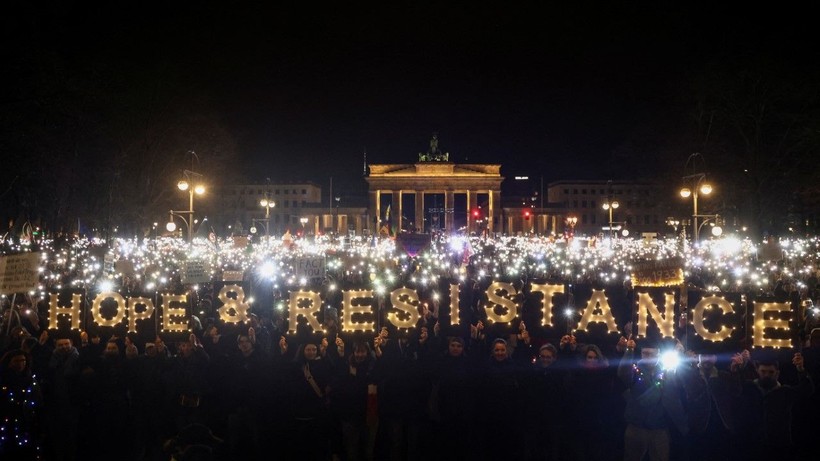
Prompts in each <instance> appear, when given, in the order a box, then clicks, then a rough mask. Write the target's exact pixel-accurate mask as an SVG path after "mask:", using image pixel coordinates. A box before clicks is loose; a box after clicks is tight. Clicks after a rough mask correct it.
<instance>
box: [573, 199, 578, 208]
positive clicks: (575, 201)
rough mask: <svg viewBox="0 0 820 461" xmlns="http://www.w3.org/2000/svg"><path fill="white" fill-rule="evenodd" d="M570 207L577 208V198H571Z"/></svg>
mask: <svg viewBox="0 0 820 461" xmlns="http://www.w3.org/2000/svg"><path fill="white" fill-rule="evenodd" d="M572 207H573V208H578V200H573V201H572Z"/></svg>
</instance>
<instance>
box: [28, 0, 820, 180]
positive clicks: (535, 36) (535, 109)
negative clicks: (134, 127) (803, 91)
mask: <svg viewBox="0 0 820 461" xmlns="http://www.w3.org/2000/svg"><path fill="white" fill-rule="evenodd" d="M120 3H122V2H100V3H99V4H97V3H93V2H92V3H85V2H77V3H68V4H66V5H64V6H61V7H59V8H56V9H54V10H52V12H53V17H52V18H51V20H52V21H54V23H55V24H56V25H57V26H56V27H55V28H54V30H55V31H56V32H53V33H50V34H49V33H47V34H45V35H44V37H45V38H44V40H50V41H52V42H54V43H52V44H51V45H49V46H51V47H54V49H56V50H57V52H58V53H63V54H65V55H66V56H68V57H69V59H70V58H71V57H72V56H76V57H77V59H79V60H82V59H92V60H98V61H100V62H106V61H111V62H117V63H122V62H128V63H132V64H133V65H135V66H145V67H148V68H159V67H163V66H164V67H167V68H168V69H170V70H169V72H171V73H173V74H175V75H177V76H181V77H179V78H178V80H177V82H178V83H176V84H177V85H179V87H178V90H179V91H184V92H186V93H188V94H194V95H202V96H203V98H206V99H207V104H208V105H209V108H210V109H212V110H213V111H214V113H216V114H217V116H218V118H219V121H220V122H221V123H222V124H224V127H225V128H226V129H227V130H228V132H229V133H230V134H231V136H233V137H234V139H235V140H236V143H237V148H238V151H239V154H240V158H241V162H242V166H243V172H244V173H245V174H247V175H249V176H250V177H253V178H264V177H266V176H268V177H277V178H283V177H290V178H305V179H314V180H317V181H320V182H326V180H327V178H328V177H330V176H334V177H336V178H355V179H356V180H358V178H359V177H360V175H361V170H362V161H363V159H362V155H363V152H364V151H365V150H366V151H367V156H368V160H369V161H370V162H372V163H393V162H413V161H415V160H416V159H417V154H418V153H419V152H422V151H425V150H426V149H427V146H428V142H429V139H430V136H431V134H432V133H433V132H438V134H439V138H440V147H441V148H442V149H443V150H445V151H448V152H449V153H450V155H451V159H452V160H454V161H458V162H464V161H468V162H494V163H502V164H503V165H504V174H506V175H508V176H510V175H512V174H520V173H528V174H532V175H533V176H537V175H539V174H540V175H544V176H545V177H546V178H547V179H550V180H551V179H559V178H570V177H582V176H590V175H591V176H601V175H602V174H606V170H605V168H604V167H600V168H599V166H603V165H606V162H607V159H609V158H610V156H611V155H612V152H613V151H614V150H616V149H618V148H619V147H621V146H623V145H624V144H625V143H627V142H628V141H629V137H630V136H633V135H634V132H635V130H636V127H645V126H647V125H649V126H651V124H652V123H653V121H657V120H661V119H670V120H677V119H679V118H680V117H682V115H681V114H682V113H683V112H684V111H685V110H687V108H686V105H685V103H683V104H682V103H681V100H682V98H681V94H680V93H681V91H682V90H681V88H685V85H683V84H682V82H685V81H686V80H687V79H688V78H691V76H692V75H694V74H696V73H697V72H700V71H703V70H704V68H706V67H708V66H709V65H711V63H714V62H719V61H720V60H722V59H724V58H726V57H732V56H737V55H749V54H766V55H772V56H777V57H778V58H779V59H781V60H783V61H784V62H788V63H793V64H794V65H795V68H799V66H800V65H801V63H803V62H805V61H815V62H816V61H817V59H816V58H817V52H816V51H814V49H813V48H812V43H814V42H820V40H812V37H813V35H814V33H813V32H812V30H813V29H812V28H811V27H810V24H809V22H810V20H811V18H813V17H814V16H813V15H811V14H808V12H804V11H798V10H795V9H791V10H788V11H786V12H783V13H777V12H773V11H771V10H770V9H765V10H764V9H760V10H755V9H754V7H750V6H749V5H748V4H747V5H743V6H742V8H739V7H737V6H728V5H710V4H705V5H696V4H692V3H691V2H611V3H605V2H561V3H560V4H554V5H550V4H545V3H543V2H541V3H536V4H533V5H537V6H532V7H524V6H521V5H515V4H512V3H509V4H508V3H502V2H496V6H489V7H486V6H484V7H478V6H476V2H472V3H471V4H467V5H465V6H453V5H445V4H448V3H451V2H441V1H439V2H433V3H426V2H411V3H409V4H404V3H396V2H382V3H381V4H380V5H378V6H372V5H371V6H359V5H357V4H356V2H330V3H329V4H323V3H318V2H291V3H292V4H288V3H284V4H280V3H281V2H267V3H270V5H267V6H260V5H248V4H244V3H243V4H242V5H244V6H242V5H238V4H237V3H236V2H225V1H219V2H200V1H196V2H194V1H188V2H184V1H183V2H168V1H164V2H152V1H147V2H129V3H127V4H120ZM254 3H263V2H254ZM569 3H572V4H571V5H569ZM673 3H684V4H680V5H674V4H673ZM712 3H722V2H712ZM297 4H298V5H299V6H298V7H297V6H295V5H297ZM784 71H786V70H784ZM683 99H684V100H685V98H683ZM582 169H584V170H587V172H588V173H581V172H580V171H579V170H582ZM336 180H337V181H343V180H344V179H336Z"/></svg>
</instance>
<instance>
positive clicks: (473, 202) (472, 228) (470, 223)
mask: <svg viewBox="0 0 820 461" xmlns="http://www.w3.org/2000/svg"><path fill="white" fill-rule="evenodd" d="M475 209H478V192H477V191H472V190H468V191H467V232H468V233H470V232H478V226H477V225H476V224H477V223H476V219H475V216H473V210H475Z"/></svg>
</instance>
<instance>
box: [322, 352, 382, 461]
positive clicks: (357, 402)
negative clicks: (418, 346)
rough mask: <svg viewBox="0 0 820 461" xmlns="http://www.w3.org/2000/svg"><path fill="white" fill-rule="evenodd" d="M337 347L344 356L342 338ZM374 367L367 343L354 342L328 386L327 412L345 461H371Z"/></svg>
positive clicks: (374, 389) (373, 438)
mask: <svg viewBox="0 0 820 461" xmlns="http://www.w3.org/2000/svg"><path fill="white" fill-rule="evenodd" d="M336 347H337V350H338V351H339V353H340V354H342V355H343V354H344V342H343V341H342V340H341V338H337V340H336ZM374 366H375V358H374V356H373V352H372V351H371V350H370V346H369V345H368V344H367V343H366V342H356V343H354V344H353V353H352V354H350V356H349V357H348V358H347V361H346V363H345V366H340V367H338V368H337V369H335V370H334V376H333V378H332V380H331V383H330V390H329V392H328V395H329V397H330V409H331V412H332V413H333V418H334V421H335V422H336V424H337V425H338V429H339V432H340V433H341V445H342V451H343V452H344V455H345V457H344V459H345V460H348V461H356V460H368V459H373V448H374V447H373V442H374V441H375V436H376V434H375V431H374V430H375V427H374V426H373V424H372V422H373V421H372V419H373V418H372V416H373V415H368V403H369V401H370V400H371V399H372V398H373V397H375V392H376V386H375V378H374V375H373V369H374ZM368 416H370V418H368Z"/></svg>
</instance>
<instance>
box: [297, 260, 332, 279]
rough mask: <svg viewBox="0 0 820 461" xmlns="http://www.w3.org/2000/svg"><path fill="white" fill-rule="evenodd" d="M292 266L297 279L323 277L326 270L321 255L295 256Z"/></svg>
mask: <svg viewBox="0 0 820 461" xmlns="http://www.w3.org/2000/svg"><path fill="white" fill-rule="evenodd" d="M293 268H294V275H295V276H296V278H297V279H301V278H305V279H308V280H311V279H323V278H324V277H325V270H326V269H325V258H324V257H323V256H317V257H313V258H308V257H304V258H297V259H296V260H295V261H294V264H293Z"/></svg>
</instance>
